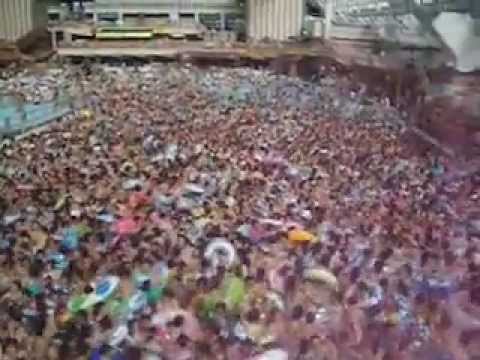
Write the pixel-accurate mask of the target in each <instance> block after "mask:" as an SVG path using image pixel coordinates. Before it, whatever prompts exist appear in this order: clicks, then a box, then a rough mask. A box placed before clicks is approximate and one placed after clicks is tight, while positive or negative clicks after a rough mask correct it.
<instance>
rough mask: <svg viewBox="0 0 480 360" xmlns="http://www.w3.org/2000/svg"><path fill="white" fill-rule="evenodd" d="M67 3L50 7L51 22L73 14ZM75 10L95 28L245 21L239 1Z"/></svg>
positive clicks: (136, 2)
mask: <svg viewBox="0 0 480 360" xmlns="http://www.w3.org/2000/svg"><path fill="white" fill-rule="evenodd" d="M69 7H70V6H68V4H67V3H66V2H64V1H63V2H56V3H55V2H53V3H52V4H51V5H50V7H49V10H48V12H49V17H50V19H51V20H53V21H55V20H63V19H64V18H66V17H67V16H68V14H69V11H70V9H69ZM72 7H73V8H74V9H75V10H81V11H83V15H84V18H85V19H87V20H91V21H93V22H94V23H95V24H118V25H127V26H130V25H134V24H137V23H138V21H139V20H141V21H142V22H143V23H146V24H154V23H159V22H167V21H170V22H175V21H178V20H187V19H188V20H193V21H196V22H200V23H203V24H204V25H206V26H207V27H208V28H213V29H217V30H224V29H227V30H228V29H232V30H233V27H234V22H235V20H236V19H238V18H239V17H243V10H242V9H241V8H239V6H238V3H237V0H123V1H117V0H95V1H83V6H82V9H81V8H80V6H79V2H78V1H74V2H73V6H72Z"/></svg>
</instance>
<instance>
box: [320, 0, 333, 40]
mask: <svg viewBox="0 0 480 360" xmlns="http://www.w3.org/2000/svg"><path fill="white" fill-rule="evenodd" d="M333 12H334V6H333V0H327V2H326V3H325V33H324V34H323V36H324V38H325V40H329V39H330V36H331V33H332V19H333Z"/></svg>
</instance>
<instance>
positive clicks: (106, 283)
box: [0, 64, 480, 360]
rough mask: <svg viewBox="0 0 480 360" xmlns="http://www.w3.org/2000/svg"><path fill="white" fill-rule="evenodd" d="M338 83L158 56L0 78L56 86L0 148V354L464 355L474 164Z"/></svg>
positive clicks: (478, 295)
mask: <svg viewBox="0 0 480 360" xmlns="http://www.w3.org/2000/svg"><path fill="white" fill-rule="evenodd" d="M343 84H344V81H342V80H341V79H339V78H337V77H335V76H334V75H326V76H324V77H321V78H319V79H318V80H316V82H304V81H301V80H299V79H295V78H289V77H285V76H280V75H274V74H270V73H268V72H264V71H259V70H251V69H245V68H239V69H223V68H208V69H200V68H195V67H180V66H177V65H164V64H153V65H145V66H100V65H97V66H95V67H94V69H91V70H89V71H85V69H83V68H82V67H81V66H70V67H64V68H58V69H54V70H50V71H47V72H45V73H43V74H33V75H32V74H28V75H27V74H25V73H19V74H11V75H9V76H8V78H6V79H5V80H3V81H1V82H0V89H2V90H4V91H10V92H12V91H15V92H18V93H22V94H23V96H24V97H25V98H26V99H29V98H35V99H37V100H36V101H41V100H42V99H41V96H42V94H47V95H48V94H57V93H59V92H68V93H69V94H70V96H71V97H72V98H73V99H74V104H73V112H72V114H70V115H67V116H66V117H64V118H63V119H61V120H59V121H57V122H56V123H54V124H51V125H50V126H49V127H48V128H46V129H43V130H42V131H41V132H35V131H34V132H31V133H29V134H27V135H25V136H23V137H22V138H21V139H19V140H17V141H13V142H12V141H4V142H3V145H2V149H1V150H0V151H1V153H0V173H1V177H0V189H1V190H0V200H1V203H0V215H1V219H0V220H1V227H0V230H1V232H0V263H1V271H2V278H1V282H0V316H1V321H2V324H3V326H2V327H1V329H0V345H1V346H0V350H1V351H0V353H1V356H0V358H2V359H29V360H30V359H66V358H71V359H172V360H187V359H195V360H201V359H228V360H236V359H238V360H244V359H252V360H283V359H298V360H300V359H302V360H303V359H305V360H308V359H312V360H313V359H315V360H319V359H326V360H330V359H331V360H343V359H362V360H364V359H378V360H380V359H383V360H387V359H412V360H413V359H415V360H432V359H452V360H467V359H468V360H471V359H477V358H480V348H479V344H480V341H478V338H479V334H480V312H479V310H480V282H479V280H480V272H479V266H480V253H479V251H478V240H479V237H478V236H479V234H480V220H478V219H479V218H478V209H479V199H480V192H479V188H478V184H479V180H480V179H479V178H478V176H476V175H475V174H470V176H467V177H455V176H453V175H452V174H454V173H453V172H454V171H455V168H454V166H452V165H451V163H450V162H449V161H447V159H445V158H444V157H442V156H439V155H438V154H436V153H435V152H434V150H432V151H431V152H429V153H422V154H417V153H416V152H415V149H412V147H411V146H410V143H409V142H406V141H405V138H408V137H409V136H410V135H409V133H408V131H407V129H406V128H404V127H403V125H402V122H401V121H400V118H399V115H398V114H397V111H396V110H395V109H394V108H392V107H390V106H389V105H388V104H385V102H384V101H382V99H376V98H369V97H367V95H365V94H362V93H350V94H348V96H345V95H344V93H345V91H344V88H342V86H343ZM42 87H46V89H43V90H44V91H39V88H42ZM59 89H60V90H59ZM47 90H48V91H47ZM47 95H46V96H47ZM48 96H50V95H48Z"/></svg>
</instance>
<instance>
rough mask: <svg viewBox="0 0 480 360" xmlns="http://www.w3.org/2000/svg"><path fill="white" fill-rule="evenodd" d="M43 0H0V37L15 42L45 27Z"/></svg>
mask: <svg viewBox="0 0 480 360" xmlns="http://www.w3.org/2000/svg"><path fill="white" fill-rule="evenodd" d="M46 25H47V3H46V1H45V0H0V39H1V40H7V41H11V42H16V41H18V40H20V39H22V38H23V37H25V36H27V35H28V34H30V33H32V32H34V31H36V30H38V29H41V28H46Z"/></svg>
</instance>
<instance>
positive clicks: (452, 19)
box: [433, 0, 480, 72]
mask: <svg viewBox="0 0 480 360" xmlns="http://www.w3.org/2000/svg"><path fill="white" fill-rule="evenodd" d="M475 1H478V0H475ZM433 27H434V28H435V30H436V31H437V32H438V34H439V35H440V36H441V38H442V40H443V42H444V43H445V45H446V46H448V47H449V48H450V50H451V51H452V53H453V54H454V55H455V58H456V69H457V70H458V71H461V72H470V71H474V70H478V69H480V37H479V36H476V35H475V32H474V20H473V19H472V18H471V16H470V15H469V14H460V13H453V12H444V13H441V14H440V15H438V16H437V18H435V20H434V21H433Z"/></svg>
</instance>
